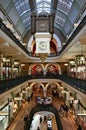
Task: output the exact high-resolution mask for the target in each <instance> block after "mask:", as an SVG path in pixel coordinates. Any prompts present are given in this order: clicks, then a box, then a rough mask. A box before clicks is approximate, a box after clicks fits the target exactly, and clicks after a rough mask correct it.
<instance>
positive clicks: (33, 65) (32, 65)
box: [29, 64, 44, 75]
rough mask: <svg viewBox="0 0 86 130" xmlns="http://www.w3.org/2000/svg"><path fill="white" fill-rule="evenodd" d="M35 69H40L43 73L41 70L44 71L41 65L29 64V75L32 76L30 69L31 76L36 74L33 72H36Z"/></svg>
mask: <svg viewBox="0 0 86 130" xmlns="http://www.w3.org/2000/svg"><path fill="white" fill-rule="evenodd" d="M37 67H40V68H39V69H42V72H43V70H44V65H43V64H31V65H30V66H29V75H31V74H32V69H33V74H32V75H34V74H36V73H35V71H37V70H36V69H37Z"/></svg>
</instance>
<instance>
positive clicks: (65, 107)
mask: <svg viewBox="0 0 86 130" xmlns="http://www.w3.org/2000/svg"><path fill="white" fill-rule="evenodd" d="M63 110H64V115H65V116H68V110H69V109H68V106H67V105H66V104H65V103H64V105H63Z"/></svg>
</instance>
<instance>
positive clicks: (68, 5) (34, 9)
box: [1, 0, 86, 37]
mask: <svg viewBox="0 0 86 130" xmlns="http://www.w3.org/2000/svg"><path fill="white" fill-rule="evenodd" d="M5 1H6V0H1V4H2V6H3V5H4V9H5V10H6V13H8V15H9V17H10V19H11V20H12V22H13V23H14V25H15V26H16V28H18V31H19V32H20V34H21V35H22V34H25V33H26V32H27V31H28V30H29V29H30V28H31V14H32V13H36V14H37V15H41V14H42V15H48V14H50V13H54V14H55V20H54V27H55V28H57V29H59V31H61V33H63V35H64V36H65V37H67V36H68V35H70V33H71V32H72V30H73V28H74V23H76V22H77V19H78V20H79V19H80V17H82V13H83V12H84V8H85V5H86V0H10V1H8V3H6V2H5ZM7 4H8V5H7ZM14 8H15V9H14ZM14 11H15V12H14ZM16 11H17V12H16ZM14 17H15V18H14ZM21 31H23V32H22V33H21ZM23 36H24V35H23Z"/></svg>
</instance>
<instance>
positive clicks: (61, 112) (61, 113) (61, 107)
mask: <svg viewBox="0 0 86 130" xmlns="http://www.w3.org/2000/svg"><path fill="white" fill-rule="evenodd" d="M59 112H60V116H62V117H63V104H61V106H60V109H59Z"/></svg>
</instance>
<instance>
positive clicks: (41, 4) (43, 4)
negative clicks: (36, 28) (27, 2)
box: [36, 0, 51, 14]
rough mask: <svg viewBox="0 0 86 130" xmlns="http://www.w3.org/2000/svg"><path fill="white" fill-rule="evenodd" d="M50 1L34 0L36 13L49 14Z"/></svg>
mask: <svg viewBox="0 0 86 130" xmlns="http://www.w3.org/2000/svg"><path fill="white" fill-rule="evenodd" d="M50 9H51V0H47V1H46V0H36V10H37V13H38V14H39V13H45V12H47V13H50Z"/></svg>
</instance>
